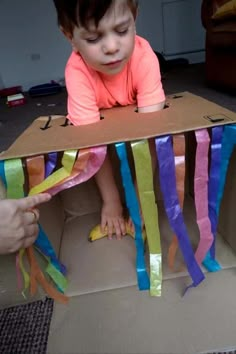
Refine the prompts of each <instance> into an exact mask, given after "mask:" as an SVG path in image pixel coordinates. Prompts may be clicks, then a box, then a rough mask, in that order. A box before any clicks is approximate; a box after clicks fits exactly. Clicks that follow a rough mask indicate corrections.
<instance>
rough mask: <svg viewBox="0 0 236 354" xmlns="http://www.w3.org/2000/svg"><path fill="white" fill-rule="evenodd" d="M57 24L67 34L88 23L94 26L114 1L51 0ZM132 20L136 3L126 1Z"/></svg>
mask: <svg viewBox="0 0 236 354" xmlns="http://www.w3.org/2000/svg"><path fill="white" fill-rule="evenodd" d="M53 1H54V4H55V7H56V10H57V19H58V24H59V26H61V27H62V28H63V30H64V31H65V32H67V33H68V34H71V35H72V33H73V29H74V27H78V26H82V27H85V28H87V27H88V23H89V21H91V20H93V21H94V23H95V26H98V24H99V21H100V20H101V19H102V17H103V16H104V15H105V14H106V12H107V11H108V10H109V8H110V7H111V5H112V4H113V2H114V0H53ZM126 1H127V5H128V6H129V8H130V10H131V12H132V14H133V16H134V18H136V14H137V8H138V1H137V0H126Z"/></svg>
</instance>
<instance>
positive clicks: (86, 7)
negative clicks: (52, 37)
mask: <svg viewBox="0 0 236 354" xmlns="http://www.w3.org/2000/svg"><path fill="white" fill-rule="evenodd" d="M54 3H55V6H56V9H57V15H58V23H59V25H60V27H61V29H62V31H63V32H64V34H65V35H66V37H67V38H68V39H69V40H70V41H71V43H72V46H73V48H74V50H75V51H77V52H79V53H80V55H81V56H82V57H83V59H84V61H85V62H86V63H87V64H88V65H89V66H90V67H92V68H93V69H95V70H97V71H99V72H101V73H104V74H108V75H113V74H116V73H118V72H120V71H121V70H122V69H123V67H124V65H125V64H126V63H127V61H128V60H129V58H130V56H131V54H132V52H133V48H134V40H135V19H136V15H137V7H138V4H137V0H54Z"/></svg>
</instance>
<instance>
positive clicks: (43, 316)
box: [0, 299, 53, 354]
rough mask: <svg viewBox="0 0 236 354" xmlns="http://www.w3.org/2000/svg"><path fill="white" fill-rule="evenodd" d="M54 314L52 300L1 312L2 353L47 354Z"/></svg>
mask: <svg viewBox="0 0 236 354" xmlns="http://www.w3.org/2000/svg"><path fill="white" fill-rule="evenodd" d="M52 312H53V300H51V299H46V300H44V301H36V302H33V303H31V304H26V305H21V306H15V307H11V308H8V309H5V310H2V311H0V353H2V354H17V353H21V354H22V353H24V354H44V353H46V350H47V340H48V334H49V327H50V323H51V318H52Z"/></svg>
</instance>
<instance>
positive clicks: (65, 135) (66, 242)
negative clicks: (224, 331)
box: [0, 92, 236, 328]
mask: <svg viewBox="0 0 236 354" xmlns="http://www.w3.org/2000/svg"><path fill="white" fill-rule="evenodd" d="M167 104H168V108H166V109H164V110H163V111H161V112H155V113H148V114H145V115H144V114H138V113H136V112H135V107H123V108H114V109H111V110H104V111H103V112H102V114H103V116H104V117H105V119H103V120H101V121H100V122H99V123H95V124H92V125H90V126H81V127H72V126H69V125H66V124H64V123H65V117H58V116H53V117H51V118H50V119H48V117H39V118H38V119H36V120H35V121H34V122H33V124H32V125H31V126H30V127H29V128H28V129H27V130H26V131H25V132H24V133H23V134H22V135H21V136H20V137H19V138H18V139H17V140H16V141H15V142H14V143H13V145H12V146H11V147H10V148H9V149H8V150H7V151H5V152H3V153H2V154H1V159H12V158H22V157H28V156H35V155H39V154H40V155H41V154H46V153H48V152H52V151H64V150H69V149H82V148H86V147H91V146H100V145H105V144H112V143H114V142H120V141H127V142H128V141H134V140H140V139H146V138H150V137H156V136H162V135H166V134H179V133H183V132H184V133H185V134H186V142H187V155H186V164H187V166H188V167H187V169H188V171H187V172H188V173H187V186H188V188H187V190H186V192H187V193H186V198H185V207H184V215H185V218H186V219H185V220H186V224H187V227H188V230H189V233H190V236H191V241H192V244H193V247H194V248H196V245H197V243H198V238H199V231H198V228H197V224H196V219H195V210H194V205H193V201H192V198H191V196H190V195H189V190H190V191H191V189H192V188H191V185H192V179H191V178H190V177H191V176H192V174H193V164H192V161H193V160H194V151H195V148H194V142H193V140H192V135H191V132H193V131H194V130H197V129H203V128H211V127H214V126H218V125H224V124H232V123H235V122H236V114H235V113H233V112H231V111H229V110H227V109H225V108H223V107H220V106H218V105H216V104H214V103H212V102H209V101H207V100H205V99H203V98H200V97H197V96H194V95H192V94H190V93H187V92H184V93H180V94H177V95H172V96H170V97H168V99H167ZM63 125H64V126H63ZM230 168H232V169H233V171H234V173H232V175H229V176H228V179H227V188H226V194H225V196H224V201H223V205H224V210H223V212H222V213H221V217H220V225H219V234H218V238H217V260H218V261H219V263H220V264H221V265H222V267H223V268H224V269H229V268H232V267H235V266H236V255H235V253H234V251H236V245H235V242H234V241H233V233H234V227H235V225H234V219H235V218H234V216H233V211H232V210H233V208H232V206H233V205H234V202H235V193H236V190H235V188H233V187H232V185H233V177H232V176H233V175H234V174H235V167H234V166H231V167H230ZM115 172H116V174H117V175H118V174H119V166H116V167H115ZM228 189H230V191H228ZM227 191H228V192H227ZM156 194H158V187H157V188H156ZM156 199H158V198H156ZM40 209H41V219H40V221H41V223H42V225H43V227H44V230H45V231H46V233H47V235H48V237H49V238H50V240H51V241H52V243H53V245H54V247H55V250H56V252H57V254H58V257H59V258H60V260H61V261H62V263H64V264H65V265H66V266H67V267H68V280H69V288H68V290H67V294H68V295H69V296H77V295H81V294H88V293H97V292H100V291H104V290H109V289H114V288H125V287H127V286H130V285H135V284H137V279H136V271H135V257H136V250H135V245H134V241H133V239H132V238H131V237H128V236H126V237H124V238H123V239H122V241H121V242H118V241H117V242H116V241H114V242H108V241H107V240H106V239H102V240H99V241H97V242H94V243H89V242H88V240H87V239H88V234H89V231H90V230H91V228H92V227H93V226H95V225H96V224H98V223H99V217H100V209H101V200H100V197H99V194H98V191H97V187H96V185H95V182H94V180H93V179H90V180H89V181H87V182H85V183H83V184H81V185H78V186H76V187H73V188H71V189H67V190H64V191H62V192H60V193H59V194H57V195H55V196H54V197H53V199H52V200H51V201H50V202H49V203H48V204H47V205H44V206H42V207H41V208H40ZM225 210H227V212H226V211H225ZM158 212H159V220H160V230H161V235H162V240H161V242H162V255H163V264H162V266H163V277H164V279H176V278H178V277H179V278H181V279H182V277H183V276H187V275H188V273H187V272H186V270H185V269H182V271H181V272H175V271H171V270H170V269H169V268H168V266H167V250H168V247H169V244H170V241H171V240H172V237H173V233H172V231H171V229H170V227H169V224H168V221H167V218H166V215H165V211H164V208H163V205H162V201H161V200H159V201H158ZM229 219H230V222H229ZM226 229H227V233H226V232H225V231H226ZM228 241H229V242H230V246H229V244H228V243H227V242H228ZM147 256H148V252H147ZM182 264H183V259H182V256H181V254H178V255H177V268H180V267H179V266H181V265H182ZM204 271H205V270H204ZM4 274H5V276H4ZM6 274H8V276H6ZM0 279H3V281H2V283H1V298H0V306H1V307H5V306H10V305H13V304H16V303H20V302H24V301H29V299H27V300H24V299H23V298H21V299H20V294H19V293H18V291H17V288H16V281H15V269H14V259H13V257H9V256H6V257H2V260H1V268H0ZM187 279H188V278H187ZM232 281H236V278H235V279H234V277H233V276H232ZM189 282H190V281H189V279H188V281H187V283H185V284H184V287H185V286H186V285H189ZM181 284H182V283H181ZM162 286H163V288H164V287H165V282H163V285H162ZM181 287H182V288H181V289H179V292H176V298H179V297H180V296H182V291H183V290H184V287H183V284H182V285H181ZM201 287H202V285H201V284H200V285H199V289H198V291H199V292H200V293H201V295H202V297H204V296H205V295H206V296H208V297H209V296H211V291H215V289H213V288H212V289H211V287H210V286H209V287H207V285H205V286H204V287H202V288H201ZM137 291H138V289H137ZM193 291H194V290H193ZM41 295H42V294H41ZM42 296H43V295H42ZM165 296H168V294H166V295H165ZM171 296H172V297H173V295H171ZM155 301H156V302H157V303H158V299H156V300H155ZM183 301H184V300H183ZM189 301H190V302H191V294H190V297H189V298H188V302H189ZM199 306H200V305H199ZM199 308H200V307H199ZM166 311H167V313H168V311H169V310H168V308H167V309H166ZM204 311H208V310H207V309H204ZM210 315H211V314H210V309H209V316H210ZM168 316H169V317H168V318H169V321H172V320H171V313H169V314H168ZM219 322H220V321H219ZM199 326H200V324H199ZM219 328H220V323H219Z"/></svg>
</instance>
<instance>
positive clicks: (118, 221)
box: [113, 219, 122, 240]
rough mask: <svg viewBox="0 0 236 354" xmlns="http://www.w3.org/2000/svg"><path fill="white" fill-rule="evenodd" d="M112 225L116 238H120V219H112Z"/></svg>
mask: <svg viewBox="0 0 236 354" xmlns="http://www.w3.org/2000/svg"><path fill="white" fill-rule="evenodd" d="M113 225H114V229H115V230H114V231H115V234H116V238H117V239H118V240H120V239H121V232H122V230H121V225H120V220H119V219H116V220H115V221H114V223H113Z"/></svg>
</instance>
